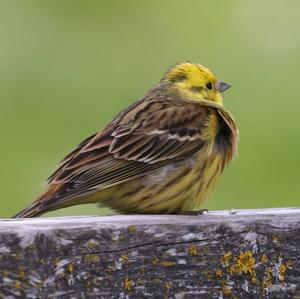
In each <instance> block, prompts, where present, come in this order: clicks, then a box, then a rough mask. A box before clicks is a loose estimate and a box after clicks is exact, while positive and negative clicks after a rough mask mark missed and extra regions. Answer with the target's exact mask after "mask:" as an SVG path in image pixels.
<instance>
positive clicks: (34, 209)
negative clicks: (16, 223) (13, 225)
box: [12, 203, 46, 218]
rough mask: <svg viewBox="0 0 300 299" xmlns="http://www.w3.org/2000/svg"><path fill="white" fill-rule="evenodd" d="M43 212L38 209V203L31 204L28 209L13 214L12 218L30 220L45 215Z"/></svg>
mask: <svg viewBox="0 0 300 299" xmlns="http://www.w3.org/2000/svg"><path fill="white" fill-rule="evenodd" d="M45 212H46V211H45V210H42V209H40V207H39V204H38V203H33V204H32V205H30V206H29V207H27V208H25V209H24V210H22V211H20V212H19V213H17V214H15V215H14V216H13V217H12V218H31V217H37V216H40V215H42V214H43V213H45Z"/></svg>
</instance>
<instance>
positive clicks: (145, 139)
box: [15, 62, 238, 217]
mask: <svg viewBox="0 0 300 299" xmlns="http://www.w3.org/2000/svg"><path fill="white" fill-rule="evenodd" d="M228 88H229V85H228V84H226V83H223V82H220V81H217V79H216V77H215V76H214V75H213V74H212V73H211V71H210V70H208V69H207V68H205V67H203V66H201V65H199V64H193V63H187V62H184V63H181V64H178V65H175V66H174V67H172V68H170V69H169V70H167V72H166V73H165V75H164V76H163V78H162V79H161V81H160V82H159V84H158V85H157V86H156V87H154V88H153V89H151V90H150V91H149V92H148V93H147V94H146V95H145V96H144V97H143V98H141V99H140V100H138V101H137V102H135V103H134V104H132V105H131V106H129V107H128V108H126V109H124V110H123V111H122V112H120V113H119V114H118V115H117V116H116V117H115V118H113V120H112V121H111V122H110V123H109V124H108V125H107V126H106V127H105V128H104V129H103V130H102V131H100V132H99V133H97V134H95V135H93V136H91V137H89V138H87V139H86V140H84V141H83V142H82V143H80V144H79V145H78V147H77V148H75V150H73V151H72V152H71V153H70V154H69V155H68V156H67V157H66V158H65V159H64V160H63V161H62V162H61V164H60V166H59V168H58V169H57V170H56V171H55V172H54V173H53V174H52V175H51V176H50V178H49V179H48V186H47V187H46V190H45V191H44V192H43V193H42V194H41V195H40V196H39V197H38V198H37V199H36V201H35V202H33V203H32V204H31V205H30V206H29V207H28V208H26V209H24V210H23V211H21V212H19V213H18V214H17V215H15V217H33V216H38V215H41V214H43V213H46V212H49V211H53V210H56V209H60V208H64V207H68V206H72V205H78V204H85V203H94V202H99V203H101V205H102V206H107V207H110V208H113V209H115V210H117V211H120V212H124V213H142V214H144V213H155V214H158V213H185V212H188V211H192V210H194V209H196V208H198V207H199V206H200V205H201V203H202V202H203V201H204V200H205V199H206V198H207V197H208V196H209V194H210V193H211V192H212V190H213V189H214V186H215V184H216V182H217V180H218V178H219V177H220V175H221V173H222V170H223V169H224V167H225V166H226V165H227V164H228V162H229V161H230V160H231V158H232V157H233V155H234V153H235V152H236V149H237V140H238V129H237V127H236V124H235V122H234V119H233V117H232V116H231V114H230V113H229V112H228V111H227V110H226V109H225V108H224V107H223V102H222V95H221V92H223V91H225V90H226V89H228Z"/></svg>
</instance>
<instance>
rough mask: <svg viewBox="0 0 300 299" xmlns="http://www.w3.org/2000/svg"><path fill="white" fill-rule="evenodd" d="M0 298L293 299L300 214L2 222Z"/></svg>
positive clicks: (299, 263)
mask: <svg viewBox="0 0 300 299" xmlns="http://www.w3.org/2000/svg"><path fill="white" fill-rule="evenodd" d="M0 298H8V299H10V298H174V299H181V298H298V299H300V209H296V208H293V209H291V208H286V209H265V210H239V211H215V212H209V213H205V214H204V215H200V216H182V215H122V216H105V217H99V216H98V217H96V216H89V217H65V218H39V219H24V220H22V219H16V220H0Z"/></svg>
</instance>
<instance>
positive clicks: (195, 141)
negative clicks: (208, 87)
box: [49, 99, 215, 204]
mask: <svg viewBox="0 0 300 299" xmlns="http://www.w3.org/2000/svg"><path fill="white" fill-rule="evenodd" d="M147 101H148V102H147ZM139 103H140V104H141V105H142V109H140V107H139V105H137V104H134V106H133V109H127V110H126V111H128V112H127V113H129V114H130V117H126V113H125V115H124V114H122V113H120V114H119V118H115V119H114V120H113V121H112V122H111V123H110V124H109V125H108V126H107V127H106V129H105V130H104V131H102V132H100V133H99V134H98V135H96V136H94V137H93V138H91V139H89V140H88V141H87V142H85V143H84V144H83V146H82V147H81V148H80V149H79V150H77V151H76V152H74V154H73V155H72V157H70V158H69V159H68V161H67V162H66V163H64V164H63V166H61V168H60V169H59V171H57V172H56V173H55V174H54V175H53V176H51V179H52V181H54V182H56V183H63V184H64V186H65V187H64V188H61V189H60V191H59V192H57V193H55V194H53V197H55V198H56V199H57V200H56V201H55V204H58V203H62V202H64V201H66V200H68V199H69V198H72V197H74V196H81V195H83V194H86V193H89V192H92V191H94V190H95V189H101V188H106V187H109V186H112V185H115V184H120V183H123V182H126V181H129V180H132V179H136V178H137V177H141V176H144V175H147V174H148V173H151V172H153V171H155V170H157V169H159V168H160V167H162V166H164V165H167V164H169V163H172V161H176V160H180V159H184V158H186V157H190V156H192V155H194V154H195V153H196V152H198V151H199V150H201V148H203V147H204V146H205V145H206V144H207V142H208V141H207V140H203V139H201V131H202V130H203V129H204V126H205V124H206V120H207V117H208V116H209V114H210V113H213V112H214V110H215V107H214V106H213V105H212V106H213V107H211V106H209V105H201V103H200V102H195V103H194V102H189V101H186V102H185V101H175V102H174V101H164V102H163V105H160V107H161V109H160V110H159V109H158V106H157V104H158V101H155V105H153V103H152V101H151V100H147V99H145V101H140V102H139ZM151 107H152V108H151ZM153 108H154V110H153ZM133 110H135V111H133ZM49 187H51V186H49Z"/></svg>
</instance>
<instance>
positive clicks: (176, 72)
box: [161, 62, 230, 105]
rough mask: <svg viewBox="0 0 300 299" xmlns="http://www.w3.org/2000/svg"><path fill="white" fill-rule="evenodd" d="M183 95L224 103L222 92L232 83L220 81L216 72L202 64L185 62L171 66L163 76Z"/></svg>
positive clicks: (194, 98) (165, 80) (164, 80)
mask: <svg viewBox="0 0 300 299" xmlns="http://www.w3.org/2000/svg"><path fill="white" fill-rule="evenodd" d="M161 82H164V83H169V84H170V85H171V88H174V89H175V90H176V92H179V93H180V94H181V95H182V96H184V97H187V98H191V99H193V100H208V101H212V102H215V103H217V104H219V105H223V102H222V95H221V93H222V92H223V91H225V90H226V89H228V88H229V87H230V85H228V84H226V83H224V82H221V81H218V80H217V78H216V77H215V76H214V74H213V73H212V72H211V71H210V70H209V69H207V68H205V67H204V66H202V65H200V64H194V63H189V62H184V63H180V64H177V65H175V66H174V67H172V68H170V69H169V70H168V71H167V72H166V73H165V75H164V77H163V78H162V81H161Z"/></svg>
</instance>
